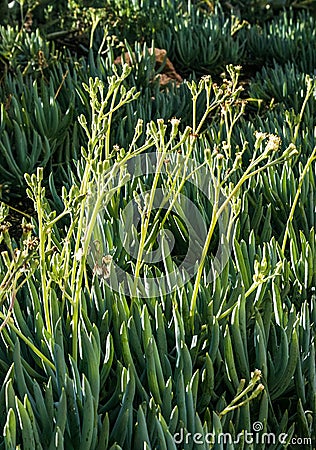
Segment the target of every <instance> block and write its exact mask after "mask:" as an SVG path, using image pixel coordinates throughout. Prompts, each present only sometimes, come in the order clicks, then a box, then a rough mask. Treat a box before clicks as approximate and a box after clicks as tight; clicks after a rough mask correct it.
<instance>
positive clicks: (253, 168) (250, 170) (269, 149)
mask: <svg viewBox="0 0 316 450" xmlns="http://www.w3.org/2000/svg"><path fill="white" fill-rule="evenodd" d="M256 138H257V139H256V143H255V152H254V157H253V158H252V160H251V161H250V163H249V165H248V167H247V169H246V170H245V172H244V173H243V175H242V176H241V177H240V179H239V181H238V182H237V184H236V185H235V186H234V187H233V188H232V189H231V190H230V192H229V194H228V195H227V197H226V199H225V201H224V202H223V203H222V204H221V206H219V205H218V204H217V205H216V203H214V205H213V208H214V210H215V211H213V214H212V219H211V224H210V227H209V230H208V234H207V238H206V241H205V244H204V247H203V250H202V255H201V260H200V262H199V266H198V269H197V274H196V279H195V283H194V288H193V293H192V298H191V306H190V320H191V327H192V329H194V314H195V309H196V301H197V297H198V293H199V288H200V282H201V278H202V274H203V270H204V265H205V260H206V257H207V254H208V250H209V246H210V243H211V239H212V236H213V233H214V230H215V227H216V224H217V222H218V220H219V217H220V215H221V214H222V213H223V211H224V210H225V209H226V208H227V207H228V205H229V203H230V201H231V200H232V199H233V198H235V197H236V196H237V195H238V193H239V190H240V188H241V186H242V185H243V184H244V183H245V181H246V180H248V179H250V178H252V177H253V176H255V175H256V174H258V173H260V172H262V171H264V170H266V169H267V168H269V167H272V166H274V165H276V164H279V163H281V162H283V161H285V160H286V159H290V158H291V157H293V156H294V155H296V154H297V150H296V149H295V147H294V145H293V144H290V146H289V147H288V148H287V149H286V150H285V151H284V153H283V154H282V155H281V156H280V157H279V158H277V159H274V160H273V159H272V161H268V162H267V163H266V164H264V165H263V166H261V167H259V168H257V166H258V165H259V164H260V163H262V162H263V161H264V160H266V159H268V158H270V156H271V154H272V153H273V152H275V151H277V150H278V148H279V145H280V139H279V138H277V137H276V136H274V135H269V139H268V142H267V144H266V147H265V150H264V152H263V153H262V154H261V155H259V156H258V157H257V158H255V155H256V153H257V150H258V148H259V147H260V145H261V144H262V142H263V140H264V139H266V138H267V135H266V134H265V133H257V134H256ZM215 157H216V158H217V159H218V154H217V155H215ZM211 166H212V160H210V167H211ZM230 175H231V172H230ZM224 181H225V184H226V182H227V177H225V178H224ZM224 187H225V186H224V184H223V181H222V182H221V183H220V185H219V186H218V187H216V185H215V189H219V188H220V189H224Z"/></svg>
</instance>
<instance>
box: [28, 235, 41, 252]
mask: <svg viewBox="0 0 316 450" xmlns="http://www.w3.org/2000/svg"><path fill="white" fill-rule="evenodd" d="M38 244H39V239H38V238H37V237H36V236H30V237H29V238H28V239H27V240H26V241H25V247H26V248H27V250H29V251H30V252H32V251H33V250H36V249H37V247H38Z"/></svg>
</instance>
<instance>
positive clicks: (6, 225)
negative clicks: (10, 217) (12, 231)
mask: <svg viewBox="0 0 316 450" xmlns="http://www.w3.org/2000/svg"><path fill="white" fill-rule="evenodd" d="M11 226H12V224H11V223H10V222H2V223H1V224H0V233H6V232H7V231H8V230H9V228H10V227H11Z"/></svg>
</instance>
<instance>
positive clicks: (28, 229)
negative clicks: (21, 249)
mask: <svg viewBox="0 0 316 450" xmlns="http://www.w3.org/2000/svg"><path fill="white" fill-rule="evenodd" d="M34 228H35V226H34V225H33V224H32V223H22V231H23V233H24V234H27V233H30V232H31V231H33V230H34Z"/></svg>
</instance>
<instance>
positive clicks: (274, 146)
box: [265, 134, 281, 153]
mask: <svg viewBox="0 0 316 450" xmlns="http://www.w3.org/2000/svg"><path fill="white" fill-rule="evenodd" d="M280 145H281V138H280V137H279V136H276V135H275V134H269V140H268V142H267V145H266V148H265V151H266V152H267V153H271V152H276V151H278V150H279V147H280Z"/></svg>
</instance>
